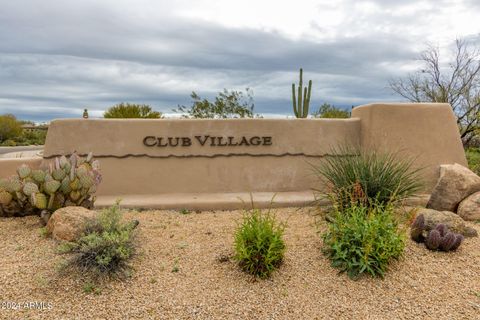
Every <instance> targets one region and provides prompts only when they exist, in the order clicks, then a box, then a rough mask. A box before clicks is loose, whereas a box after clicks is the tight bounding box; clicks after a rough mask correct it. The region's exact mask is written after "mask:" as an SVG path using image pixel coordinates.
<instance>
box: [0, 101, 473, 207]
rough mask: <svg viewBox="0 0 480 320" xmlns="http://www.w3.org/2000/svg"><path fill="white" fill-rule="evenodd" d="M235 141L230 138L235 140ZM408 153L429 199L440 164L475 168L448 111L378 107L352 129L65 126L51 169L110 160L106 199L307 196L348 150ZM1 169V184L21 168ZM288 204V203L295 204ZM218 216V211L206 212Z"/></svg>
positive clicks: (288, 122) (113, 122)
mask: <svg viewBox="0 0 480 320" xmlns="http://www.w3.org/2000/svg"><path fill="white" fill-rule="evenodd" d="M196 135H210V136H223V137H228V136H233V137H237V138H238V137H241V136H248V137H252V136H259V137H266V136H268V137H272V144H271V145H260V146H249V147H247V146H236V147H234V146H222V147H219V146H210V145H208V143H207V144H206V145H205V146H203V147H201V146H200V145H199V144H198V143H193V142H192V145H191V146H189V147H180V146H179V147H157V146H155V147H147V146H145V145H144V144H143V139H144V138H145V137H146V136H155V137H157V136H170V137H177V136H178V137H190V138H192V139H194V138H193V137H194V136H196ZM225 139H226V138H225ZM345 143H346V144H351V145H361V146H362V147H363V148H366V149H377V150H381V151H394V152H399V154H400V155H401V156H402V157H414V158H415V165H416V166H417V167H423V168H424V170H423V175H424V179H425V182H426V187H425V191H426V192H429V191H431V189H432V188H433V185H434V183H435V181H436V179H437V177H438V174H439V172H438V168H439V165H440V164H445V163H454V162H457V163H460V164H463V165H466V159H465V154H464V151H463V148H462V144H461V141H460V136H459V133H458V130H457V127H456V121H455V116H454V114H453V112H452V110H451V107H450V106H449V105H448V104H382V103H378V104H371V105H364V106H360V107H356V108H354V109H353V111H352V118H351V119H230V120H185V119H177V120H173V119H172V120H169V119H161V120H151V119H133V120H132V119H129V120H127V119H88V120H85V119H65V120H55V121H53V122H52V123H51V125H50V128H49V130H48V135H47V141H46V145H45V150H44V157H45V159H44V160H43V161H42V164H43V165H46V164H47V163H48V162H49V161H52V160H51V159H52V158H53V157H54V156H57V155H61V154H70V153H72V152H73V151H77V152H78V153H80V154H87V153H88V152H89V151H93V153H94V155H95V157H97V159H99V160H100V162H101V166H102V173H103V182H102V183H101V185H100V188H99V190H98V194H99V195H100V196H102V195H103V196H112V197H115V196H122V195H156V194H157V195H160V194H161V195H166V194H177V195H178V194H190V196H192V195H193V196H192V197H193V198H194V199H196V196H194V195H195V194H222V193H230V194H235V193H237V192H240V193H242V192H243V193H245V192H247V193H248V192H253V193H255V192H257V193H258V192H273V193H275V192H303V191H306V190H310V189H311V188H312V187H315V188H321V187H322V186H319V185H318V182H317V181H316V179H315V176H314V175H313V173H312V171H311V165H310V164H315V163H318V162H320V161H322V159H323V158H324V157H325V156H328V152H329V151H330V150H331V148H332V147H334V146H336V145H338V144H345ZM24 162H30V163H31V164H33V165H34V166H38V165H39V160H37V159H31V160H26V159H6V160H0V176H8V175H10V174H13V173H14V172H15V169H16V167H17V166H18V165H19V164H20V163H24ZM287 202H288V201H287ZM207 207H208V204H207V205H206V207H205V208H207Z"/></svg>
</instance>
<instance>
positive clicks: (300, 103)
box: [297, 86, 303, 118]
mask: <svg viewBox="0 0 480 320" xmlns="http://www.w3.org/2000/svg"><path fill="white" fill-rule="evenodd" d="M302 106H303V104H302V87H301V86H299V87H298V106H297V108H298V118H301V117H302Z"/></svg>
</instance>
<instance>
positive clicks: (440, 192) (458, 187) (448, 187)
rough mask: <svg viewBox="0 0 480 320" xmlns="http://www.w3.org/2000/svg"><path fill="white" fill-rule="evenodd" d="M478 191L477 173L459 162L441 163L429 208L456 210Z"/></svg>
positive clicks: (479, 187) (479, 179) (478, 180)
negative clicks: (462, 202) (464, 200)
mask: <svg viewBox="0 0 480 320" xmlns="http://www.w3.org/2000/svg"><path fill="white" fill-rule="evenodd" d="M478 191H480V177H479V176H477V175H476V174H475V173H473V172H472V171H470V170H469V169H467V168H465V167H464V166H462V165H459V164H458V163H455V164H445V165H441V166H440V178H439V179H438V181H437V184H436V185H435V188H434V189H433V191H432V194H431V196H430V199H429V201H428V204H427V208H429V209H434V210H439V211H452V212H455V211H456V210H457V207H458V204H459V203H460V202H461V201H462V200H463V199H465V198H466V197H468V196H469V195H471V194H473V193H475V192H478Z"/></svg>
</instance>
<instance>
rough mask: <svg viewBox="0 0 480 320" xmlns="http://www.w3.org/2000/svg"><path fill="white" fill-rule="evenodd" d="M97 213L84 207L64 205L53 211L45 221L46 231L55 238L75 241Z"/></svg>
mask: <svg viewBox="0 0 480 320" xmlns="http://www.w3.org/2000/svg"><path fill="white" fill-rule="evenodd" d="M96 217H97V213H96V212H95V211H92V210H88V209H85V208H84V207H65V208H60V209H58V210H57V211H55V212H54V213H53V214H52V216H51V217H50V219H49V220H48V223H47V231H48V233H49V234H50V235H51V236H52V237H53V238H54V239H56V240H64V241H75V240H77V239H78V238H79V237H80V236H81V235H82V233H83V231H84V229H85V226H86V224H87V223H89V222H91V221H93V220H94V219H95V218H96Z"/></svg>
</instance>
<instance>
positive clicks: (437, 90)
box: [389, 39, 480, 145]
mask: <svg viewBox="0 0 480 320" xmlns="http://www.w3.org/2000/svg"><path fill="white" fill-rule="evenodd" d="M420 61H422V62H423V63H424V68H423V69H421V70H418V71H417V72H415V73H413V74H409V75H407V76H406V77H405V78H401V79H396V80H391V81H390V82H389V85H390V88H391V89H392V91H394V92H395V93H397V94H399V95H400V96H402V97H403V98H405V99H407V100H409V101H412V102H445V103H449V104H450V105H451V106H452V109H453V111H454V112H455V114H456V115H457V123H458V126H459V129H460V135H461V137H462V141H463V143H464V145H466V144H468V143H469V142H470V141H471V140H472V138H473V137H474V136H475V135H476V134H478V133H479V131H480V129H479V125H480V50H479V48H476V47H473V48H472V47H470V46H469V45H468V44H467V43H466V42H465V41H464V40H461V39H457V40H456V41H455V48H454V58H453V60H452V61H451V62H450V63H449V64H448V67H446V66H445V65H444V64H442V62H441V60H440V50H439V48H438V47H433V46H428V48H427V50H425V51H424V52H423V53H422V54H421V55H420Z"/></svg>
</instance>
